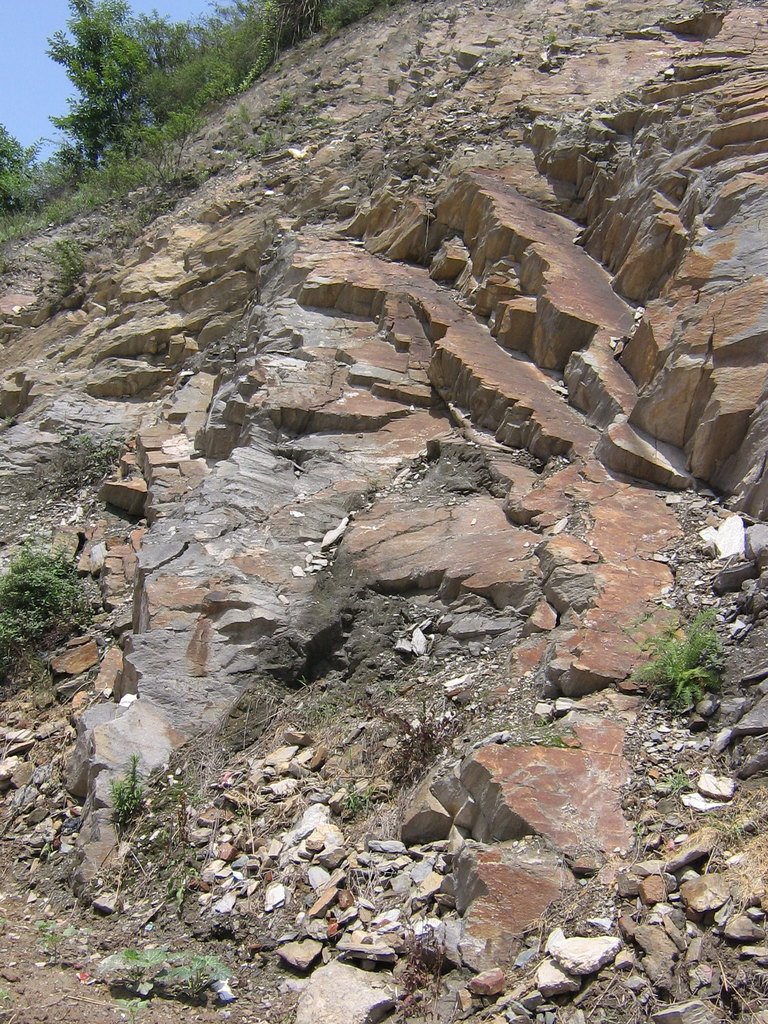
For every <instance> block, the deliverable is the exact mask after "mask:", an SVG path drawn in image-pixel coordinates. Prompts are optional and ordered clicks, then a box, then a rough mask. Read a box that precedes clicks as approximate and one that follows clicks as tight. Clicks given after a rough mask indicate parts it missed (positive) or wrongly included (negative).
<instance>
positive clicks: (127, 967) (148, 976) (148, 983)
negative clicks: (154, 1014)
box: [99, 949, 171, 1002]
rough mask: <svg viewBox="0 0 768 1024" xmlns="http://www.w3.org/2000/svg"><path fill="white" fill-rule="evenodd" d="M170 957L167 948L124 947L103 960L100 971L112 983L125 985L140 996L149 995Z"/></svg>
mask: <svg viewBox="0 0 768 1024" xmlns="http://www.w3.org/2000/svg"><path fill="white" fill-rule="evenodd" d="M170 959H171V954H170V953H169V952H168V950H167V949H123V950H121V951H120V952H119V953H113V954H112V956H108V957H107V959H106V960H104V961H102V964H101V966H100V967H99V973H100V974H101V975H102V976H104V977H106V978H108V979H109V982H110V984H112V985H123V986H125V988H128V989H130V990H131V991H132V992H136V993H137V994H138V995H140V996H148V995H149V994H150V992H151V991H152V989H153V988H154V987H155V981H156V979H157V977H158V975H159V974H160V972H161V970H162V969H163V968H164V967H166V966H167V964H168V963H169V962H170ZM132 1002H140V1000H132Z"/></svg>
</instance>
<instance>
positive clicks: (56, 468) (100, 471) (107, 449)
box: [50, 433, 123, 497]
mask: <svg viewBox="0 0 768 1024" xmlns="http://www.w3.org/2000/svg"><path fill="white" fill-rule="evenodd" d="M122 449H123V442H122V440H121V439H120V438H117V437H97V436H95V435H94V434H88V433H84V434H83V433H79V434H67V436H66V437H65V438H64V439H63V441H62V442H61V444H60V445H59V446H58V448H57V450H56V452H55V454H54V456H53V460H52V467H51V470H52V471H51V481H50V482H51V484H52V486H53V490H54V491H55V492H56V493H57V494H58V495H59V496H62V497H63V496H66V495H68V494H73V493H75V492H77V491H79V490H80V489H81V488H83V487H93V486H96V485H97V484H99V483H101V481H102V480H103V479H104V477H105V476H106V475H107V474H108V473H109V472H111V470H112V469H113V468H114V466H115V464H116V463H117V460H118V458H119V457H120V452H121V451H122Z"/></svg>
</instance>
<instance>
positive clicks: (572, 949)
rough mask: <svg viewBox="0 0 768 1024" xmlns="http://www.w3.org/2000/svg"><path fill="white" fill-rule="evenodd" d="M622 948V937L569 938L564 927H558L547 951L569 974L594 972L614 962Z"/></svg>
mask: <svg viewBox="0 0 768 1024" xmlns="http://www.w3.org/2000/svg"><path fill="white" fill-rule="evenodd" d="M620 949H621V939H618V938H611V937H609V936H604V937H603V936H600V937H598V938H591V939H590V938H572V939H567V938H566V937H565V933H564V932H563V930H562V928H556V929H555V930H554V931H553V932H552V934H551V935H550V936H549V938H548V939H547V953H549V955H550V956H551V957H552V959H553V960H554V961H555V963H557V965H558V966H559V967H560V968H561V969H562V970H564V971H567V972H568V973H569V974H575V975H577V976H582V975H585V974H594V973H595V972H596V971H599V970H600V968H601V967H605V965H606V964H609V963H612V962H613V959H614V957H615V956H616V954H617V953H618V951H619V950H620Z"/></svg>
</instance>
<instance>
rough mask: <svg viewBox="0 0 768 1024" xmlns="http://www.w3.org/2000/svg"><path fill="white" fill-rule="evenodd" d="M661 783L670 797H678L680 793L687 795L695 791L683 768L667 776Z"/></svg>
mask: <svg viewBox="0 0 768 1024" xmlns="http://www.w3.org/2000/svg"><path fill="white" fill-rule="evenodd" d="M661 782H662V785H663V786H664V788H665V789H666V790H667V793H668V794H669V796H677V795H678V794H679V793H685V792H687V791H688V790H690V789H693V786H692V784H691V780H690V779H689V778H688V776H687V774H686V773H685V772H684V771H683V769H682V768H677V769H675V771H673V772H672V773H671V774H669V775H667V776H665V777H664V778H663V779H662V780H661Z"/></svg>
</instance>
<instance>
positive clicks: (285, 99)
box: [275, 92, 293, 117]
mask: <svg viewBox="0 0 768 1024" xmlns="http://www.w3.org/2000/svg"><path fill="white" fill-rule="evenodd" d="M292 109H293V96H291V94H290V93H289V92H281V93H280V98H279V99H278V101H277V106H276V108H275V110H276V112H277V116H278V117H285V115H286V114H289V113H290V112H291V110H292Z"/></svg>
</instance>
